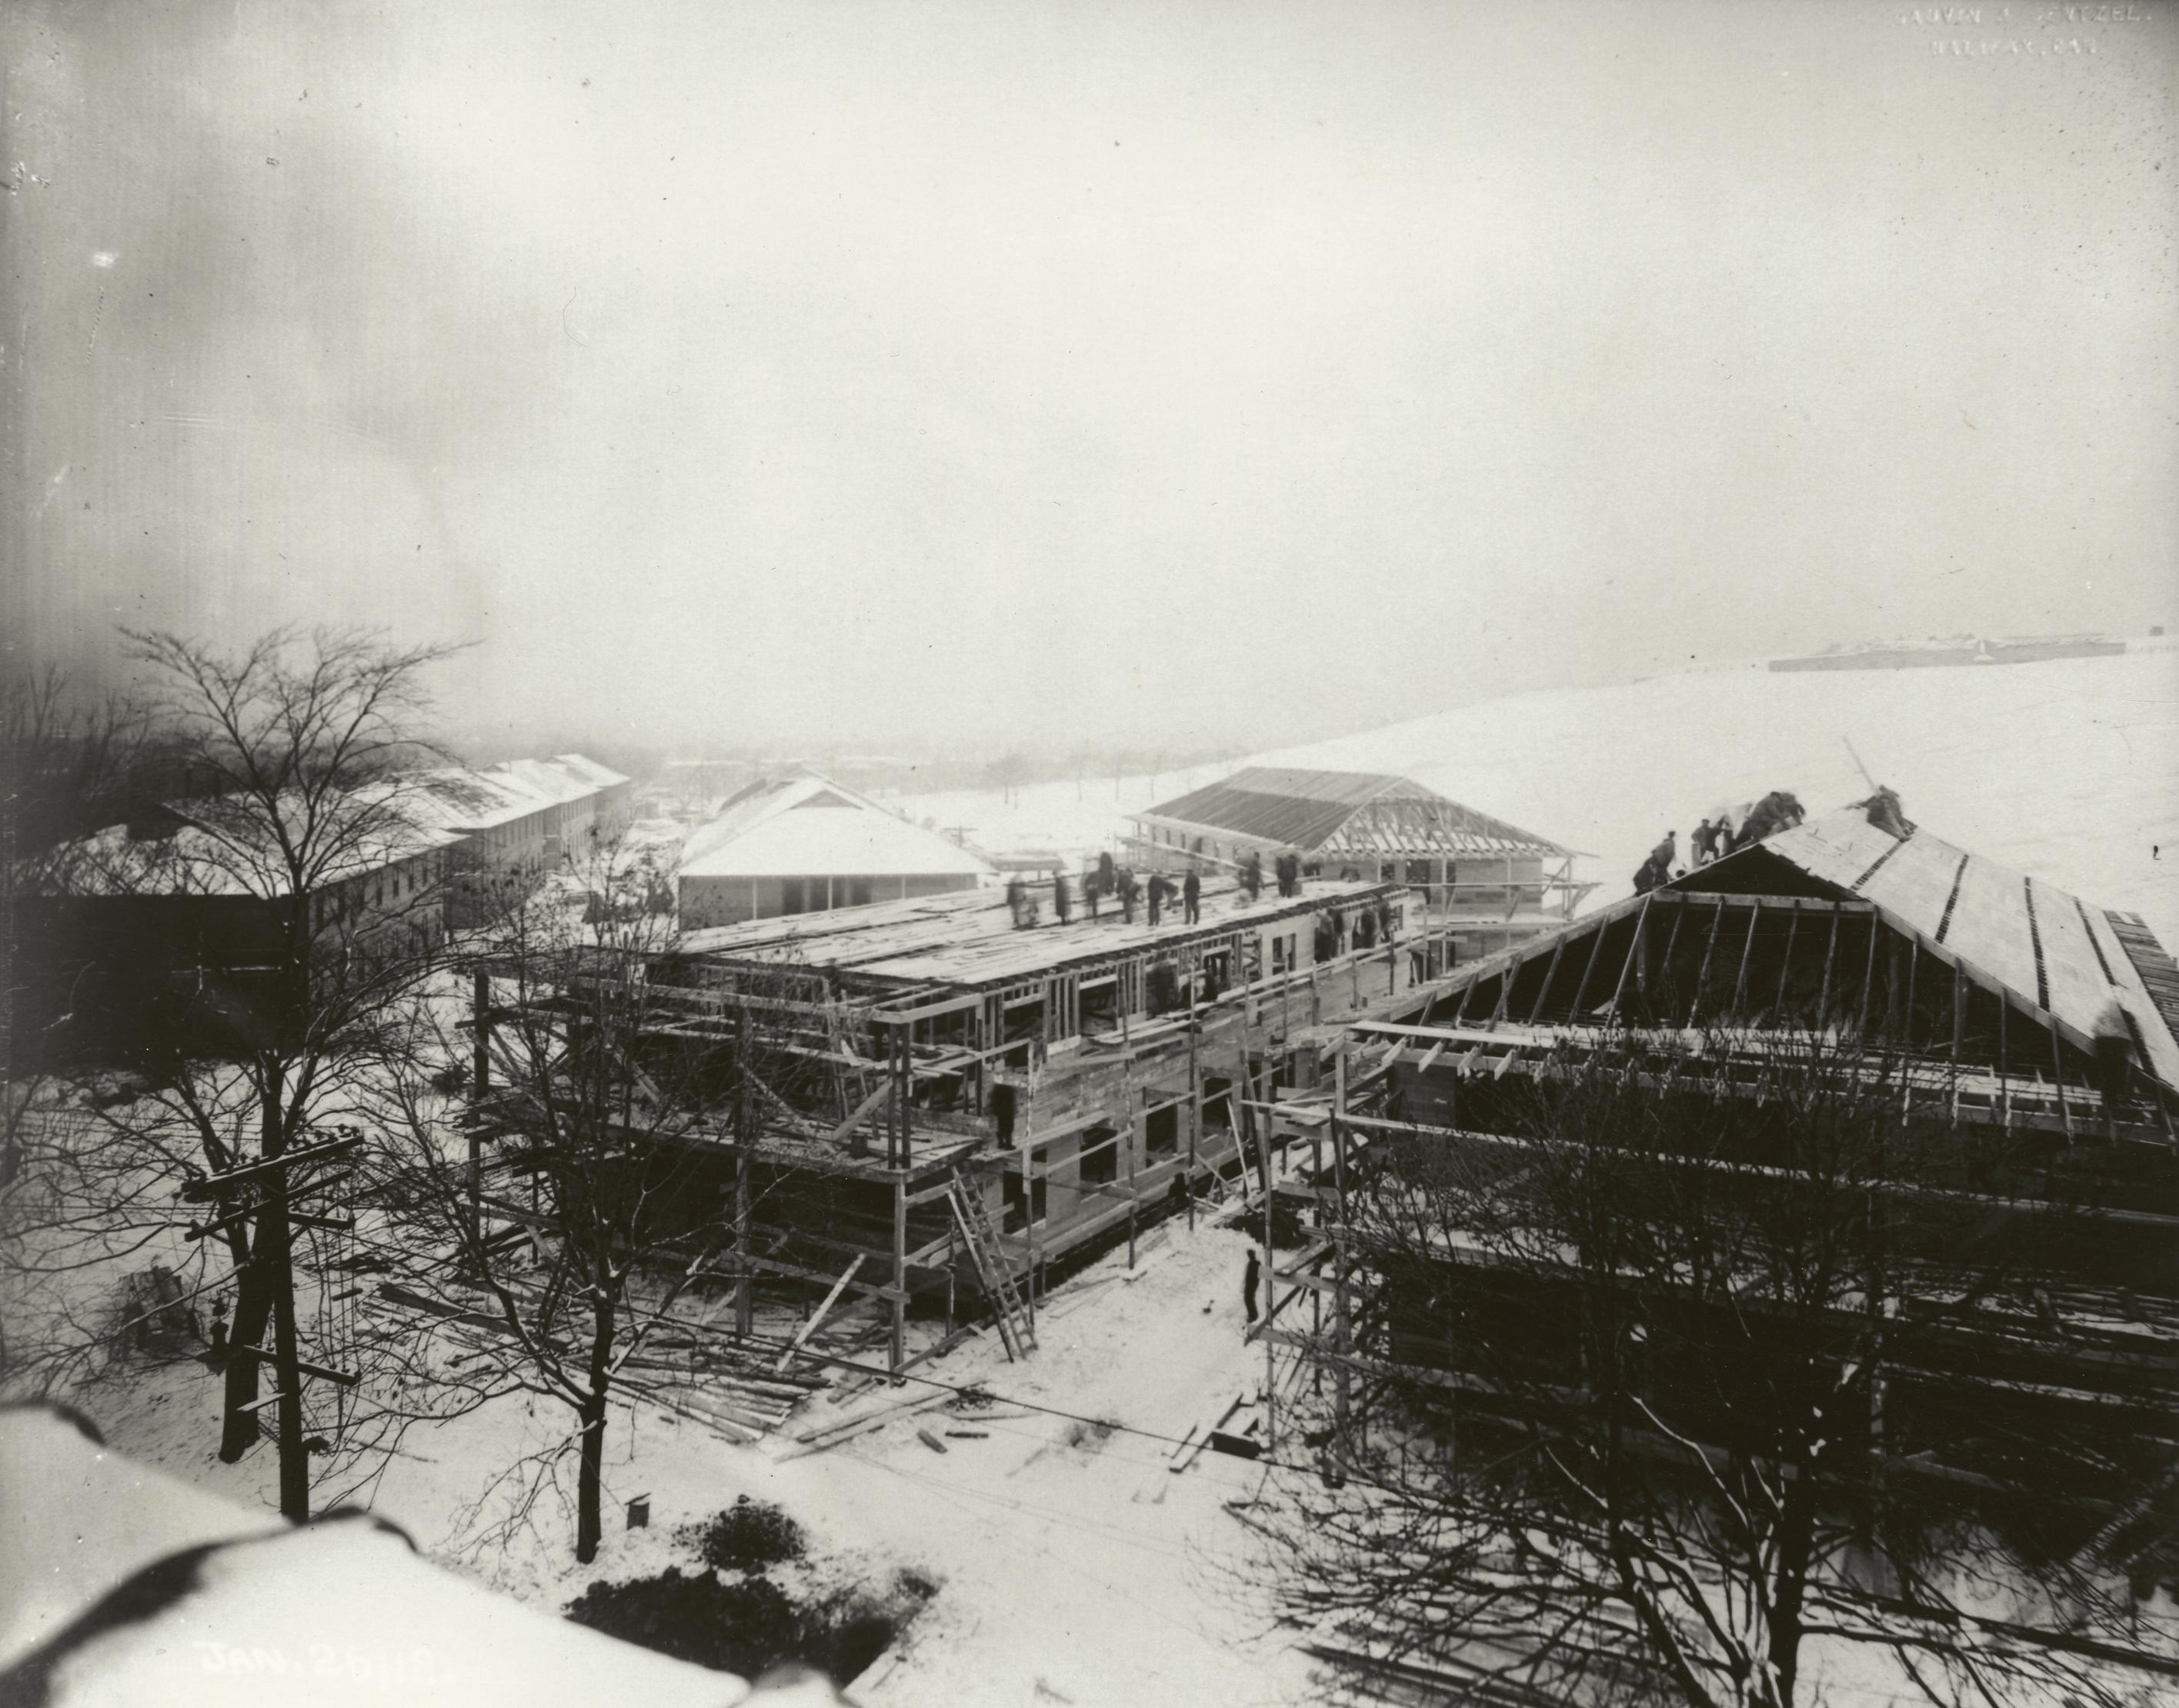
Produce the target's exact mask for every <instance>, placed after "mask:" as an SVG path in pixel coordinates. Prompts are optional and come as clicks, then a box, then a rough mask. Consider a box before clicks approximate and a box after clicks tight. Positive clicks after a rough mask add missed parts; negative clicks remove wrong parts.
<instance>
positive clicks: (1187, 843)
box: [1127, 766, 1596, 960]
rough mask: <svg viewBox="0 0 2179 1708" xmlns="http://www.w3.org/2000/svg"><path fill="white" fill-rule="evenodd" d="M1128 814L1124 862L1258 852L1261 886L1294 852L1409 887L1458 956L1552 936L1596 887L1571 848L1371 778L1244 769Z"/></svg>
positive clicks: (1224, 860)
mask: <svg viewBox="0 0 2179 1708" xmlns="http://www.w3.org/2000/svg"><path fill="white" fill-rule="evenodd" d="M1130 816H1131V818H1132V820H1133V824H1134V832H1133V835H1132V836H1131V837H1130V838H1128V844H1127V858H1128V859H1129V860H1130V861H1131V862H1132V863H1133V865H1136V866H1138V867H1140V868H1142V869H1144V870H1183V869H1185V868H1187V867H1188V866H1191V865H1194V866H1198V867H1200V868H1202V869H1204V870H1211V869H1214V868H1215V869H1217V870H1227V871H1230V870H1232V869H1233V868H1234V867H1235V866H1236V865H1238V863H1240V862H1241V861H1243V860H1244V859H1246V858H1247V857H1248V856H1249V854H1252V853H1253V854H1257V855H1258V856H1260V858H1261V859H1262V861H1263V864H1264V870H1265V876H1266V878H1267V879H1268V877H1269V875H1270V873H1271V864H1272V862H1273V860H1275V859H1276V858H1277V856H1278V855H1279V854H1282V853H1285V852H1287V851H1289V850H1292V851H1293V852H1295V853H1298V854H1300V856H1301V859H1302V870H1303V872H1304V875H1305V876H1310V877H1325V878H1339V877H1342V876H1343V877H1347V878H1349V879H1359V880H1363V881H1367V882H1370V883H1402V884H1405V885H1407V886H1408V887H1409V888H1411V889H1414V890H1417V891H1419V892H1422V894H1423V895H1424V898H1425V899H1426V900H1427V902H1428V903H1429V906H1430V913H1431V916H1432V918H1433V920H1435V921H1436V922H1437V923H1438V924H1440V925H1446V924H1450V925H1452V926H1453V927H1454V929H1453V931H1452V946H1453V950H1454V953H1455V955H1456V957H1457V958H1459V959H1461V960H1468V959H1471V958H1474V957H1475V956H1477V955H1480V954H1484V953H1490V952H1493V951H1496V950H1498V949H1502V948H1505V947H1508V946H1510V945H1511V944H1513V943H1516V942H1521V941H1523V939H1526V938H1529V937H1533V936H1537V935H1539V934H1540V933H1542V932H1545V931H1554V930H1556V929H1557V928H1559V927H1560V926H1562V925H1565V924H1566V922H1567V920H1570V919H1572V918H1573V913H1574V909H1576V908H1577V907H1578V906H1579V905H1580V903H1581V899H1582V898H1583V896H1585V895H1587V894H1588V893H1589V891H1591V890H1592V889H1594V888H1595V887H1596V886H1595V885H1594V883H1593V882H1583V881H1578V880H1577V879H1576V878H1575V876H1574V875H1573V863H1574V861H1575V859H1578V855H1577V854H1575V852H1574V851H1573V849H1566V848H1562V847H1561V846H1560V845H1559V844H1558V843H1555V842H1553V841H1551V839H1550V838H1547V837H1540V836H1538V835H1536V834H1535V833H1534V832H1532V831H1525V830H1523V829H1521V828H1520V827H1518V826H1517V825H1511V824H1508V823H1507V822H1506V821H1504V820H1503V819H1497V818H1493V817H1491V816H1490V815H1489V814H1488V813H1482V812H1478V811H1476V810H1475V809H1474V808H1473V807H1468V806H1463V805H1461V804H1460V803H1459V802H1457V801H1455V800H1448V799H1446V797H1445V796H1443V795H1441V794H1437V793H1436V792H1435V790H1432V789H1428V788H1424V787H1423V786H1422V784H1420V783H1415V782H1413V781H1411V780H1410V779H1408V778H1407V777H1392V776H1387V775H1386V774H1384V773H1381V772H1353V771H1299V770H1287V769H1280V768H1274V767H1271V766H1249V768H1248V769H1246V770H1244V771H1241V772H1236V773H1234V775H1232V777H1227V778H1226V779H1224V780H1223V781H1222V782H1219V783H1211V784H1210V785H1209V786H1208V787H1206V788H1199V789H1194V790H1192V791H1191V792H1189V793H1188V794H1183V795H1180V796H1178V797H1177V798H1175V799H1172V800H1168V801H1164V802H1161V804H1159V805H1156V806H1154V807H1151V808H1150V809H1149V810H1146V811H1143V812H1139V813H1134V814H1132V815H1130Z"/></svg>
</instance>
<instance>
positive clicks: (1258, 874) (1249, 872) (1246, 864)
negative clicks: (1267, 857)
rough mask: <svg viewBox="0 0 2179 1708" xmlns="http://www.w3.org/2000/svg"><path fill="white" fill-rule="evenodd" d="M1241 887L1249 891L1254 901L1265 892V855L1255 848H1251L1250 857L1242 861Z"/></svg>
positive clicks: (1250, 898)
mask: <svg viewBox="0 0 2179 1708" xmlns="http://www.w3.org/2000/svg"><path fill="white" fill-rule="evenodd" d="M1241 887H1242V888H1243V890H1245V891H1247V892H1248V894H1249V900H1250V901H1252V902H1253V901H1254V900H1255V898H1257V897H1258V896H1259V895H1260V894H1261V893H1262V892H1263V888H1264V857H1263V856H1262V855H1261V854H1258V853H1257V852H1256V851H1255V850H1254V849H1249V857H1248V859H1244V860H1243V861H1242V862H1241Z"/></svg>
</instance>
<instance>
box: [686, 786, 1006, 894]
mask: <svg viewBox="0 0 2179 1708" xmlns="http://www.w3.org/2000/svg"><path fill="white" fill-rule="evenodd" d="M991 870H992V868H991V865H990V863H989V862H988V861H985V860H984V859H980V858H979V857H978V856H976V855H975V854H971V853H970V852H969V850H968V849H964V848H963V847H961V846H960V845H959V844H958V843H953V842H949V841H948V840H947V838H944V837H942V836H940V835H939V834H938V833H937V832H935V831H928V830H925V829H924V828H923V827H922V826H920V825H918V824H912V823H910V822H909V821H908V820H906V819H904V818H903V817H901V816H899V815H898V814H897V813H895V812H892V811H889V810H887V809H886V808H885V807H883V806H881V805H879V804H878V803H877V802H875V801H874V800H872V799H870V798H869V797H868V796H867V795H863V794H857V793H856V792H855V791H854V790H853V789H851V788H847V787H846V786H845V785H843V784H841V783H834V782H833V781H832V779H831V778H829V777H819V776H816V775H815V774H814V773H805V774H804V775H802V776H799V777H779V778H775V779H773V780H771V781H770V782H766V783H753V784H751V785H750V786H749V788H745V789H744V790H743V791H742V792H741V793H740V794H738V795H736V796H735V797H734V798H733V800H731V801H730V802H728V803H727V807H726V810H724V811H722V813H720V815H719V816H717V817H716V818H715V819H713V820H712V821H711V822H710V823H709V824H707V825H704V826H701V827H699V828H698V829H697V830H696V831H695V832H693V833H692V834H691V835H690V837H689V840H688V842H687V843H686V844H685V845H684V846H683V849H682V853H681V876H683V877H752V878H754V877H895V876H907V877H979V878H980V877H985V876H991Z"/></svg>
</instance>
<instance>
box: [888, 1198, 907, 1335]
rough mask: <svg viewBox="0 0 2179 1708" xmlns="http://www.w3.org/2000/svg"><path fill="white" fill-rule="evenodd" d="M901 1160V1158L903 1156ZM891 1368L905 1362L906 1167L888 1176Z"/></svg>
mask: <svg viewBox="0 0 2179 1708" xmlns="http://www.w3.org/2000/svg"><path fill="white" fill-rule="evenodd" d="M903 1161H905V1159H904V1158H903ZM892 1289H893V1298H892V1370H893V1375H894V1376H896V1377H897V1376H899V1374H900V1367H901V1366H902V1365H904V1364H906V1363H907V1362H908V1170H907V1169H906V1167H903V1168H901V1169H900V1170H899V1171H898V1172H897V1173H895V1174H894V1175H893V1178H892Z"/></svg>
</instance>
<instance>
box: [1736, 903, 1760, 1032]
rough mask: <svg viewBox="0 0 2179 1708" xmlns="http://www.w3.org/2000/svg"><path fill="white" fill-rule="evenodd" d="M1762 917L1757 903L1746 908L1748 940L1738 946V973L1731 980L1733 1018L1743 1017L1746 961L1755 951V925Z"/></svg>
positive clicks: (1746, 972)
mask: <svg viewBox="0 0 2179 1708" xmlns="http://www.w3.org/2000/svg"><path fill="white" fill-rule="evenodd" d="M1762 917H1763V909H1762V908H1761V907H1760V906H1756V907H1753V908H1750V909H1748V940H1747V941H1746V942H1743V943H1742V944H1741V946H1740V973H1739V976H1738V977H1737V978H1735V979H1734V980H1733V981H1732V1013H1733V1015H1734V1016H1735V1018H1744V1017H1745V1014H1746V1005H1747V1002H1748V961H1749V960H1750V959H1751V958H1753V957H1754V953H1755V927H1756V925H1757V924H1758V922H1759V921H1760V920H1761V919H1762Z"/></svg>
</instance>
